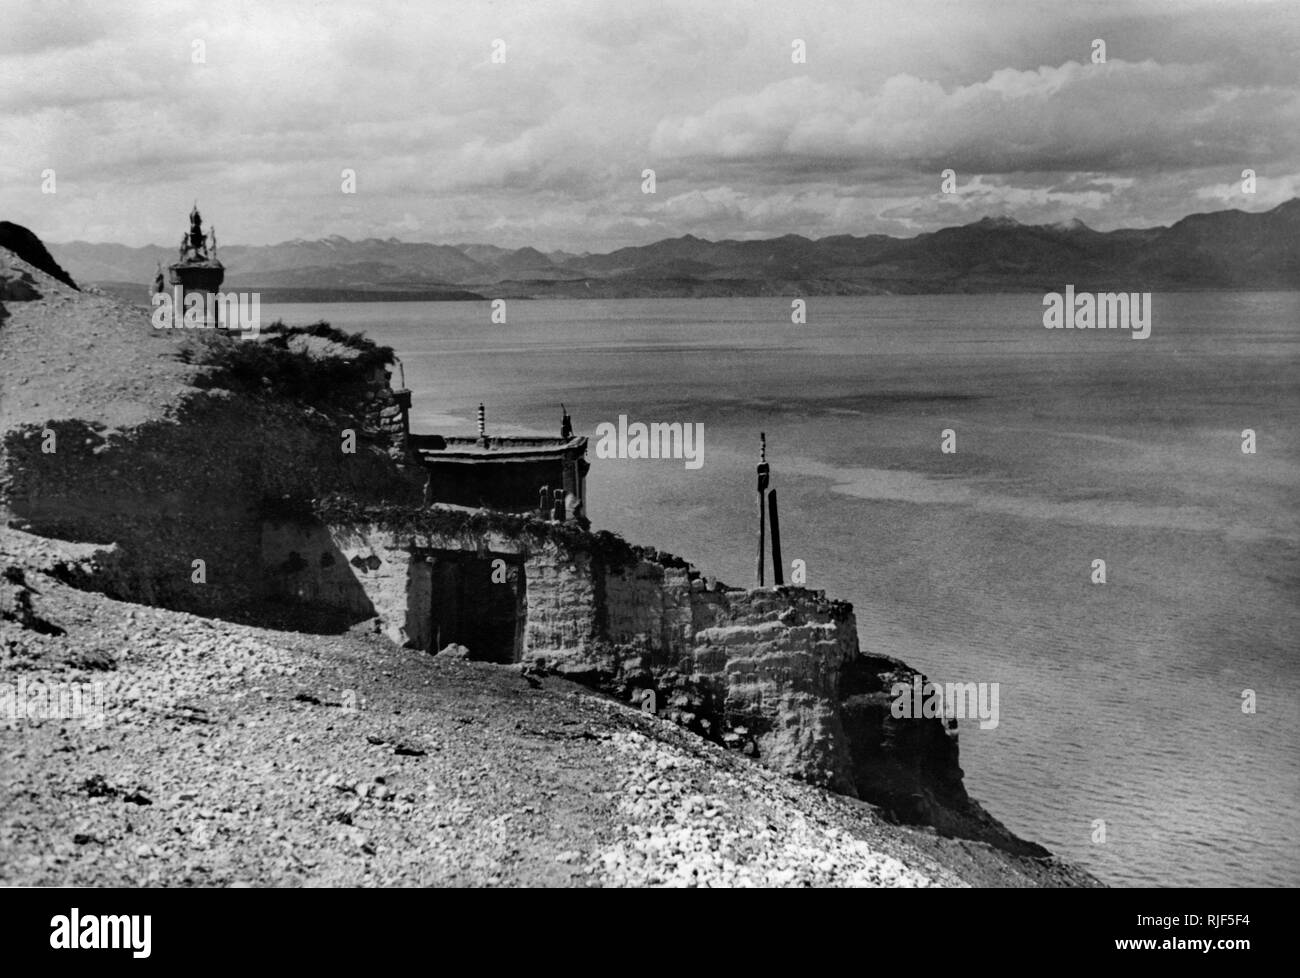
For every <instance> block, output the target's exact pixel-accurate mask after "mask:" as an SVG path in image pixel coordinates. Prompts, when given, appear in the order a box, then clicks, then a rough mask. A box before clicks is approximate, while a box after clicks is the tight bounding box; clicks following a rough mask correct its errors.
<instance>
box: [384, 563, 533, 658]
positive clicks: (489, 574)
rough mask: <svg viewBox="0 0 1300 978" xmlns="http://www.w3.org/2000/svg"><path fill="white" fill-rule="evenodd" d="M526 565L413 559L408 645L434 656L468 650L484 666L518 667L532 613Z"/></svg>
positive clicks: (408, 601) (408, 609) (408, 608)
mask: <svg viewBox="0 0 1300 978" xmlns="http://www.w3.org/2000/svg"><path fill="white" fill-rule="evenodd" d="M526 599H527V595H526V583H525V578H524V564H523V560H522V559H521V558H520V557H518V556H515V555H510V554H487V555H485V556H481V555H479V554H477V553H465V552H461V551H446V550H440V551H423V552H419V553H415V554H412V556H411V573H410V580H409V583H408V588H407V637H408V644H409V645H411V646H413V647H415V648H419V649H424V650H426V651H429V652H438V651H441V650H442V649H444V648H446V647H447V646H448V645H452V644H456V645H463V646H464V647H465V648H467V649H469V658H470V659H474V660H476V661H478V662H500V663H511V662H518V661H519V660H520V659H521V658H522V655H523V637H524V623H525V620H526V617H527V612H526V608H527V605H526Z"/></svg>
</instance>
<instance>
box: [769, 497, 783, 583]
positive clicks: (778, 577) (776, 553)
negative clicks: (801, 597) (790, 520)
mask: <svg viewBox="0 0 1300 978" xmlns="http://www.w3.org/2000/svg"><path fill="white" fill-rule="evenodd" d="M767 508H768V510H769V512H770V513H771V516H772V583H773V584H775V585H776V586H777V587H780V586H781V585H783V584H784V583H785V568H784V565H783V564H782V563H781V521H780V520H779V519H778V518H777V515H776V490H775V489H773V490H772V491H771V492H769V493H768V494H767Z"/></svg>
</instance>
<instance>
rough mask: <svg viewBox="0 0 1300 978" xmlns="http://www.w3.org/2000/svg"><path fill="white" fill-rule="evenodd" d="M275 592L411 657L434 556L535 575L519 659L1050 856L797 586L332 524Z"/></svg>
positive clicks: (413, 512) (275, 560) (937, 820)
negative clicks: (899, 704)
mask: <svg viewBox="0 0 1300 978" xmlns="http://www.w3.org/2000/svg"><path fill="white" fill-rule="evenodd" d="M262 545H263V549H262V562H263V564H264V565H265V566H267V567H268V568H270V569H271V573H270V576H269V578H268V582H269V583H270V584H271V586H272V587H273V589H274V590H275V593H277V594H279V595H282V596H283V597H284V599H286V600H299V601H307V602H324V603H326V604H333V605H335V606H336V607H338V608H339V609H340V610H344V611H346V612H347V613H348V614H349V615H351V616H354V617H355V618H356V619H357V620H360V619H362V618H365V617H370V618H371V620H372V622H373V627H375V628H376V629H377V630H381V631H383V632H384V633H385V634H387V635H388V637H389V638H391V639H392V640H393V641H394V642H397V643H399V644H403V645H407V646H410V647H416V648H425V649H428V650H429V651H430V652H436V651H437V647H436V645H434V644H430V641H429V639H430V636H429V629H428V627H427V625H426V624H425V622H426V621H427V614H428V612H427V610H426V609H425V608H423V607H421V605H422V604H423V603H425V602H428V601H429V595H428V593H427V587H425V586H423V585H421V584H418V583H417V579H420V580H422V579H423V578H422V575H419V574H415V573H413V572H412V568H413V567H415V566H417V565H418V564H419V562H420V561H423V560H427V559H429V555H440V554H441V555H454V554H455V553H463V554H468V555H474V557H475V558H476V559H479V560H486V561H488V562H489V563H490V562H491V561H492V560H494V559H499V560H500V562H501V568H502V574H503V581H504V573H505V571H504V568H505V567H506V566H507V565H511V566H518V567H519V568H520V569H521V571H522V575H523V578H524V580H525V585H526V586H525V588H524V593H525V594H526V610H525V621H524V622H523V624H522V628H521V629H520V632H519V635H520V637H519V641H518V643H517V646H516V648H515V649H514V654H513V655H512V656H511V657H509V659H508V660H502V659H500V658H497V657H496V656H487V655H482V654H478V653H479V650H476V649H474V648H472V647H471V648H470V649H469V652H470V655H471V657H478V658H492V659H493V660H494V661H515V662H519V663H522V664H525V665H526V666H528V667H530V668H535V669H539V670H544V671H549V672H555V673H559V674H563V675H565V676H567V677H569V678H573V679H577V680H579V681H582V682H585V683H587V684H588V685H591V686H594V687H596V688H599V689H602V690H604V691H606V692H609V693H611V694H613V695H615V696H618V697H620V698H622V699H624V700H626V701H628V702H631V703H634V704H637V705H639V706H641V707H642V708H643V709H653V710H654V712H655V713H657V714H658V715H660V716H663V717H664V718H666V719H668V720H671V721H673V722H676V723H678V724H681V725H683V726H685V727H688V728H690V729H691V730H693V731H695V732H696V733H698V734H699V735H701V736H703V737H706V738H708V739H711V740H714V741H716V742H718V743H721V744H724V745H726V746H728V747H731V748H733V749H736V750H740V751H744V752H745V753H746V754H749V755H750V756H752V757H754V758H755V759H756V760H758V761H760V762H761V763H763V764H766V765H768V766H770V767H772V768H774V769H776V770H779V771H781V772H783V773H785V774H788V775H791V776H794V777H797V778H799V779H801V780H805V781H808V782H811V783H813V784H816V785H820V786H823V787H826V788H828V789H830V790H833V791H837V792H840V793H843V794H848V795H851V796H856V797H861V798H863V799H864V800H867V801H870V802H872V803H874V804H877V805H879V806H881V807H882V808H884V809H885V810H886V811H887V812H888V813H890V814H892V815H893V816H895V817H896V818H898V820H900V821H905V822H912V823H922V824H931V825H935V826H936V827H938V828H940V830H941V831H943V832H945V833H946V834H951V835H957V836H966V837H971V838H979V839H982V840H984V841H988V842H991V843H994V844H997V845H1000V846H1002V847H1004V848H1010V849H1014V848H1017V847H1022V848H1020V849H1018V851H1021V852H1025V853H1026V854H1031V855H1038V854H1042V853H1043V851H1042V850H1039V849H1038V848H1037V847H1034V846H1030V845H1029V844H1027V843H1022V842H1020V840H1018V839H1015V837H1014V836H1012V835H1011V834H1010V833H1009V832H1007V831H1006V829H1005V828H1003V827H1002V826H1001V825H1000V824H998V823H997V822H996V821H995V820H993V819H992V818H991V817H990V816H988V815H987V814H986V813H984V812H983V810H982V809H980V808H979V806H978V805H977V804H976V803H975V802H973V801H972V800H971V799H970V798H969V797H968V796H967V794H966V791H965V788H964V786H963V783H962V772H961V768H960V766H959V765H958V752H957V742H956V732H955V730H951V729H949V728H948V725H947V723H946V722H945V721H943V720H941V719H924V718H917V719H896V718H895V717H893V715H892V713H891V711H890V700H891V697H890V689H891V687H892V685H893V684H894V683H895V682H903V683H906V684H909V685H910V684H911V682H912V678H913V677H914V676H915V675H916V673H915V672H914V671H913V670H911V669H909V668H908V667H907V666H906V665H904V664H903V663H901V662H898V661H896V660H893V659H889V658H886V657H878V656H867V655H863V654H862V652H861V651H860V649H859V646H858V637H857V628H856V622H855V620H854V616H853V609H852V607H851V606H850V605H848V604H847V603H845V602H841V601H833V600H828V599H827V598H826V596H825V595H824V594H823V593H822V592H819V591H811V590H807V589H804V588H797V587H781V588H757V589H753V590H741V589H735V588H728V587H726V586H725V585H721V584H719V583H718V582H716V581H711V580H706V579H705V578H703V577H702V576H701V575H700V574H699V573H698V572H697V571H696V570H695V569H694V568H693V567H691V566H690V565H689V564H687V563H686V562H685V561H683V560H681V559H680V558H676V557H672V556H670V555H666V554H661V553H657V552H655V551H653V550H646V549H642V548H636V547H631V546H629V545H628V544H627V543H625V542H624V541H622V540H620V539H619V538H617V537H614V536H612V535H610V534H592V533H587V532H584V531H582V530H580V529H578V528H576V527H573V526H571V525H565V524H556V523H546V522H543V521H539V520H535V519H531V518H525V517H512V516H507V515H505V514H486V513H482V512H480V513H470V512H465V511H462V510H452V509H447V510H438V509H432V510H429V509H409V510H403V509H394V508H391V507H389V508H382V509H376V510H370V511H366V510H364V509H363V508H358V507H350V508H349V511H348V512H344V513H340V512H332V513H331V512H324V513H321V514H320V515H319V516H317V517H311V518H302V519H294V520H290V519H272V520H268V521H267V522H265V523H264V525H263V533H262Z"/></svg>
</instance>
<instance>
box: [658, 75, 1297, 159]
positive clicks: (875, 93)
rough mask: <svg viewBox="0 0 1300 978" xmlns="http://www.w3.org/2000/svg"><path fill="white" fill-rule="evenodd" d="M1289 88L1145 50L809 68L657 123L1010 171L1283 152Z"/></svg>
mask: <svg viewBox="0 0 1300 978" xmlns="http://www.w3.org/2000/svg"><path fill="white" fill-rule="evenodd" d="M1298 133H1300V90H1297V89H1295V88H1291V89H1279V88H1275V87H1272V86H1259V87H1253V88H1242V87H1236V86H1231V85H1217V84H1215V75H1214V72H1213V70H1212V69H1211V68H1210V67H1208V66H1189V65H1161V64H1158V63H1156V62H1154V61H1143V62H1140V63H1129V62H1125V61H1118V60H1116V61H1110V62H1108V63H1105V64H1091V63H1087V64H1081V63H1079V62H1075V61H1068V62H1066V63H1064V64H1062V65H1060V66H1058V67H1046V66H1044V67H1040V68H1037V69H1035V70H1032V71H1021V70H1015V69H1009V68H1004V69H999V70H997V71H994V72H993V73H992V74H990V75H989V76H988V78H986V79H984V80H983V81H980V82H976V83H973V84H969V85H960V86H955V87H951V88H945V87H944V86H943V85H941V84H939V83H938V82H935V81H929V80H926V79H923V78H919V77H916V76H914V75H907V74H903V75H895V76H893V77H891V78H889V79H887V80H886V81H885V82H884V83H883V84H882V85H881V86H879V88H877V89H875V90H871V91H867V90H863V89H859V88H855V87H851V86H847V85H844V84H840V83H828V82H818V81H814V80H813V79H811V78H808V77H798V78H790V79H784V80H782V81H778V82H773V83H772V84H770V85H768V86H766V87H764V88H763V89H762V90H761V91H759V92H757V93H754V94H752V95H739V96H733V97H729V98H726V99H722V100H720V101H719V102H717V103H716V104H715V105H713V106H712V107H710V108H709V109H708V110H706V111H705V112H703V113H700V114H697V115H691V116H685V117H672V118H668V119H665V120H663V121H662V122H660V123H659V125H658V126H657V128H656V130H655V133H654V138H653V140H652V141H651V149H652V151H654V152H655V153H656V154H657V155H660V156H663V157H667V158H670V159H671V158H697V159H698V158H705V159H711V160H715V161H717V162H718V163H719V164H723V165H725V164H727V163H729V162H732V161H747V160H762V159H772V158H783V157H791V156H792V157H804V158H811V159H825V160H851V161H854V162H855V163H856V164H858V165H864V164H895V165H898V166H899V167H903V168H914V169H920V168H925V167H928V168H930V169H932V170H936V171H937V170H938V169H941V168H944V167H953V168H955V169H957V170H959V171H965V172H972V171H976V172H983V173H1016V172H1027V171H1050V170H1056V171H1076V170H1083V169H1087V170H1093V169H1099V168H1103V167H1104V168H1107V169H1110V170H1113V171H1116V172H1127V171H1132V170H1141V169H1146V168H1154V167H1189V166H1206V165H1210V164H1220V163H1223V164H1232V163H1236V162H1238V161H1240V160H1242V159H1243V158H1249V159H1256V160H1261V161H1273V160H1278V159H1286V158H1294V157H1295V155H1296V154H1297V147H1298V146H1300V142H1298V141H1297V140H1298V135H1297V134H1298Z"/></svg>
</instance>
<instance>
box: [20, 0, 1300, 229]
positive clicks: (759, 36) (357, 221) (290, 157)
mask: <svg viewBox="0 0 1300 978" xmlns="http://www.w3.org/2000/svg"><path fill="white" fill-rule="evenodd" d="M0 24H3V25H4V30H3V33H0V219H3V220H11V221H14V222H16V223H19V224H23V225H25V226H27V227H29V228H31V229H32V230H33V231H35V232H36V233H37V234H38V235H40V236H41V237H42V238H43V239H45V240H47V241H51V242H68V241H73V240H83V241H116V242H121V243H124V244H129V245H133V246H138V245H143V244H149V243H153V244H167V245H174V244H177V243H178V242H179V239H180V236H181V234H182V233H183V231H184V230H185V228H186V215H187V214H188V212H189V209H190V206H191V204H192V203H194V201H196V200H197V201H198V203H199V205H200V209H201V210H202V212H203V215H204V218H205V221H210V222H211V223H212V224H214V225H215V226H216V228H217V229H218V233H219V235H220V242H221V243H223V244H225V243H230V244H271V243H275V242H279V241H285V240H290V239H294V238H307V239H315V238H324V237H328V236H330V235H342V236H344V237H348V238H352V239H359V238H368V237H377V238H389V237H395V238H399V239H401V240H404V241H429V242H436V243H445V244H454V243H462V242H475V243H486V244H494V245H499V246H502V247H521V246H524V245H531V246H533V247H537V248H539V249H541V250H543V251H551V250H557V249H560V250H565V251H569V252H574V253H581V252H587V251H592V252H603V251H609V250H612V249H614V248H618V247H622V246H625V245H633V244H646V243H649V242H652V241H655V240H659V239H661V238H665V237H676V236H679V235H683V234H693V235H695V236H697V237H701V238H708V239H711V240H718V239H723V238H762V237H774V236H778V235H782V234H802V235H805V236H808V237H813V238H817V237H823V236H826V235H833V234H856V235H862V234H874V233H884V234H893V235H901V236H910V235H914V234H917V233H920V232H922V231H928V230H934V229H936V228H939V227H945V226H950V225H954V224H964V223H968V222H970V221H974V220H978V219H980V218H982V217H985V216H994V217H1003V216H1005V217H1011V218H1014V219H1016V220H1019V221H1021V222H1023V223H1032V224H1042V223H1055V222H1058V221H1064V220H1070V219H1079V220H1082V221H1083V222H1084V223H1086V224H1088V225H1090V226H1092V227H1095V228H1098V229H1100V230H1110V229H1112V228H1116V227H1145V226H1151V225H1157V224H1170V223H1173V222H1174V221H1176V220H1178V219H1180V218H1181V217H1184V216H1186V215H1187V214H1189V213H1196V212H1203V211H1212V210H1222V209H1224V208H1229V207H1235V208H1240V209H1242V210H1248V211H1263V210H1268V209H1270V208H1272V207H1274V206H1276V205H1277V204H1279V203H1281V202H1282V201H1284V200H1288V199H1290V198H1292V197H1295V196H1300V67H1298V66H1300V2H1297V0H1279V2H1273V0H1221V2H1219V0H1213V2H1211V0H1125V2H1110V0H1099V2H1089V0H1067V2H1060V0H1023V2H1022V0H1008V2H978V0H953V2H947V0H843V2H841V0H792V2H774V0H734V2H732V0H718V2H713V0H643V2H638V3H632V2H609V0H521V2H515V0H508V2H500V0H498V2H493V0H476V2H472V3H444V2H440V0H431V2H430V0H425V2H412V3H399V2H389V0H367V2H365V3H360V2H356V0H353V2H348V3H335V2H309V0H275V2H271V3H266V2H259V3H252V2H235V0H208V2H203V3H195V2H184V0H175V2H169V0H149V2H139V0H134V2H125V3H117V2H113V0H97V2H84V3H74V2H63V0H39V2H37V0H0ZM1098 41H1101V42H1104V61H1100V62H1099V61H1098V60H1096V56H1097V55H1098V54H1100V53H1101V52H1100V51H1099V49H1098V47H1097V44H1096V42H1098ZM800 46H802V52H803V59H802V60H799V59H798V58H797V54H798V49H799V48H800ZM948 169H951V170H952V171H953V174H952V180H951V181H950V182H949V188H948V189H950V190H952V191H953V192H950V193H945V192H943V190H944V187H943V183H944V180H943V171H945V170H948ZM1247 169H1250V170H1253V171H1254V173H1255V174H1256V179H1255V187H1254V190H1255V192H1254V193H1253V194H1248V193H1245V192H1244V188H1243V179H1242V173H1243V171H1244V170H1247ZM646 170H653V171H654V193H647V192H645V191H646V189H647V181H646V179H645V176H644V173H645V171H646ZM345 171H350V172H352V173H354V174H355V177H354V183H353V185H352V186H351V187H349V186H348V183H349V182H348V180H347V179H346V175H345ZM348 189H354V190H355V192H351V193H349V192H345V191H346V190H348ZM51 190H52V191H53V192H50V191H51Z"/></svg>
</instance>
